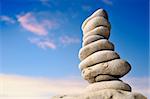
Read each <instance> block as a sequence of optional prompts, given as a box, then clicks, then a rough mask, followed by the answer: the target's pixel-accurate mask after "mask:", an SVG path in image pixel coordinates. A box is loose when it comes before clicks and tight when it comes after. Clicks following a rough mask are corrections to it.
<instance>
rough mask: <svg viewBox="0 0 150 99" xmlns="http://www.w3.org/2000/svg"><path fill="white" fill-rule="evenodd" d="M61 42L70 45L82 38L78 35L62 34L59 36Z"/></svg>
mask: <svg viewBox="0 0 150 99" xmlns="http://www.w3.org/2000/svg"><path fill="white" fill-rule="evenodd" d="M59 40H60V43H62V44H64V45H68V44H75V43H79V42H80V40H79V38H77V37H70V36H67V35H65V36H62V37H60V38H59Z"/></svg>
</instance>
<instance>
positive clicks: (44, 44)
mask: <svg viewBox="0 0 150 99" xmlns="http://www.w3.org/2000/svg"><path fill="white" fill-rule="evenodd" d="M29 41H30V42H31V43H32V44H35V45H37V46H38V47H40V48H42V49H47V48H49V49H56V44H55V43H54V42H53V41H51V40H49V39H39V38H29Z"/></svg>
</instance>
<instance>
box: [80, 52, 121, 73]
mask: <svg viewBox="0 0 150 99" xmlns="http://www.w3.org/2000/svg"><path fill="white" fill-rule="evenodd" d="M119 58H120V56H119V55H118V54H117V53H116V52H114V51H110V50H103V51H98V52H95V53H93V54H92V55H90V56H88V57H87V58H85V59H84V60H83V61H81V62H80V64H79V68H80V69H81V70H82V69H85V68H87V67H91V66H93V65H96V64H98V63H102V62H107V61H110V60H114V59H119Z"/></svg>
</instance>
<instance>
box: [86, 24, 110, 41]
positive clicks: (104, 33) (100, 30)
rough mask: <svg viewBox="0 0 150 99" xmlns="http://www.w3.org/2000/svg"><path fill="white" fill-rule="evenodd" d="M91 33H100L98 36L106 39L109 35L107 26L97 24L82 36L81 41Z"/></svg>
mask: <svg viewBox="0 0 150 99" xmlns="http://www.w3.org/2000/svg"><path fill="white" fill-rule="evenodd" d="M91 35H100V36H103V37H104V38H106V39H108V38H109V35H110V30H109V28H108V27H104V26H98V27H96V28H94V29H93V30H91V31H89V32H87V33H85V34H84V36H83V41H84V40H85V39H86V38H87V37H89V36H91Z"/></svg>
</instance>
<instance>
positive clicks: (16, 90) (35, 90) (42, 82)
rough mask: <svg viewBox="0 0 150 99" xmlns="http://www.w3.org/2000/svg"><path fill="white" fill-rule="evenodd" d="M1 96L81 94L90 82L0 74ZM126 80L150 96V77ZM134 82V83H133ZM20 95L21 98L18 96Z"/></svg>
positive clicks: (38, 98)
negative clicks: (149, 85) (149, 78)
mask: <svg viewBox="0 0 150 99" xmlns="http://www.w3.org/2000/svg"><path fill="white" fill-rule="evenodd" d="M0 81H1V82H0V88H1V89H0V97H4V99H5V98H6V99H13V98H12V97H14V99H50V97H51V96H54V95H58V94H79V93H82V92H83V91H84V89H85V88H86V86H88V84H87V83H86V82H85V81H84V80H81V79H80V78H79V77H64V78H63V79H52V78H40V77H39V78H35V77H26V76H19V75H6V74H5V75H4V74H3V75H2V74H1V75H0ZM124 82H127V83H129V84H130V85H131V86H132V87H133V91H137V92H140V93H143V94H144V95H145V96H148V97H150V89H149V87H148V86H147V85H148V83H149V82H148V78H141V77H129V78H126V79H125V81H124ZM132 83H134V84H132ZM17 97H19V98H17Z"/></svg>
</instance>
